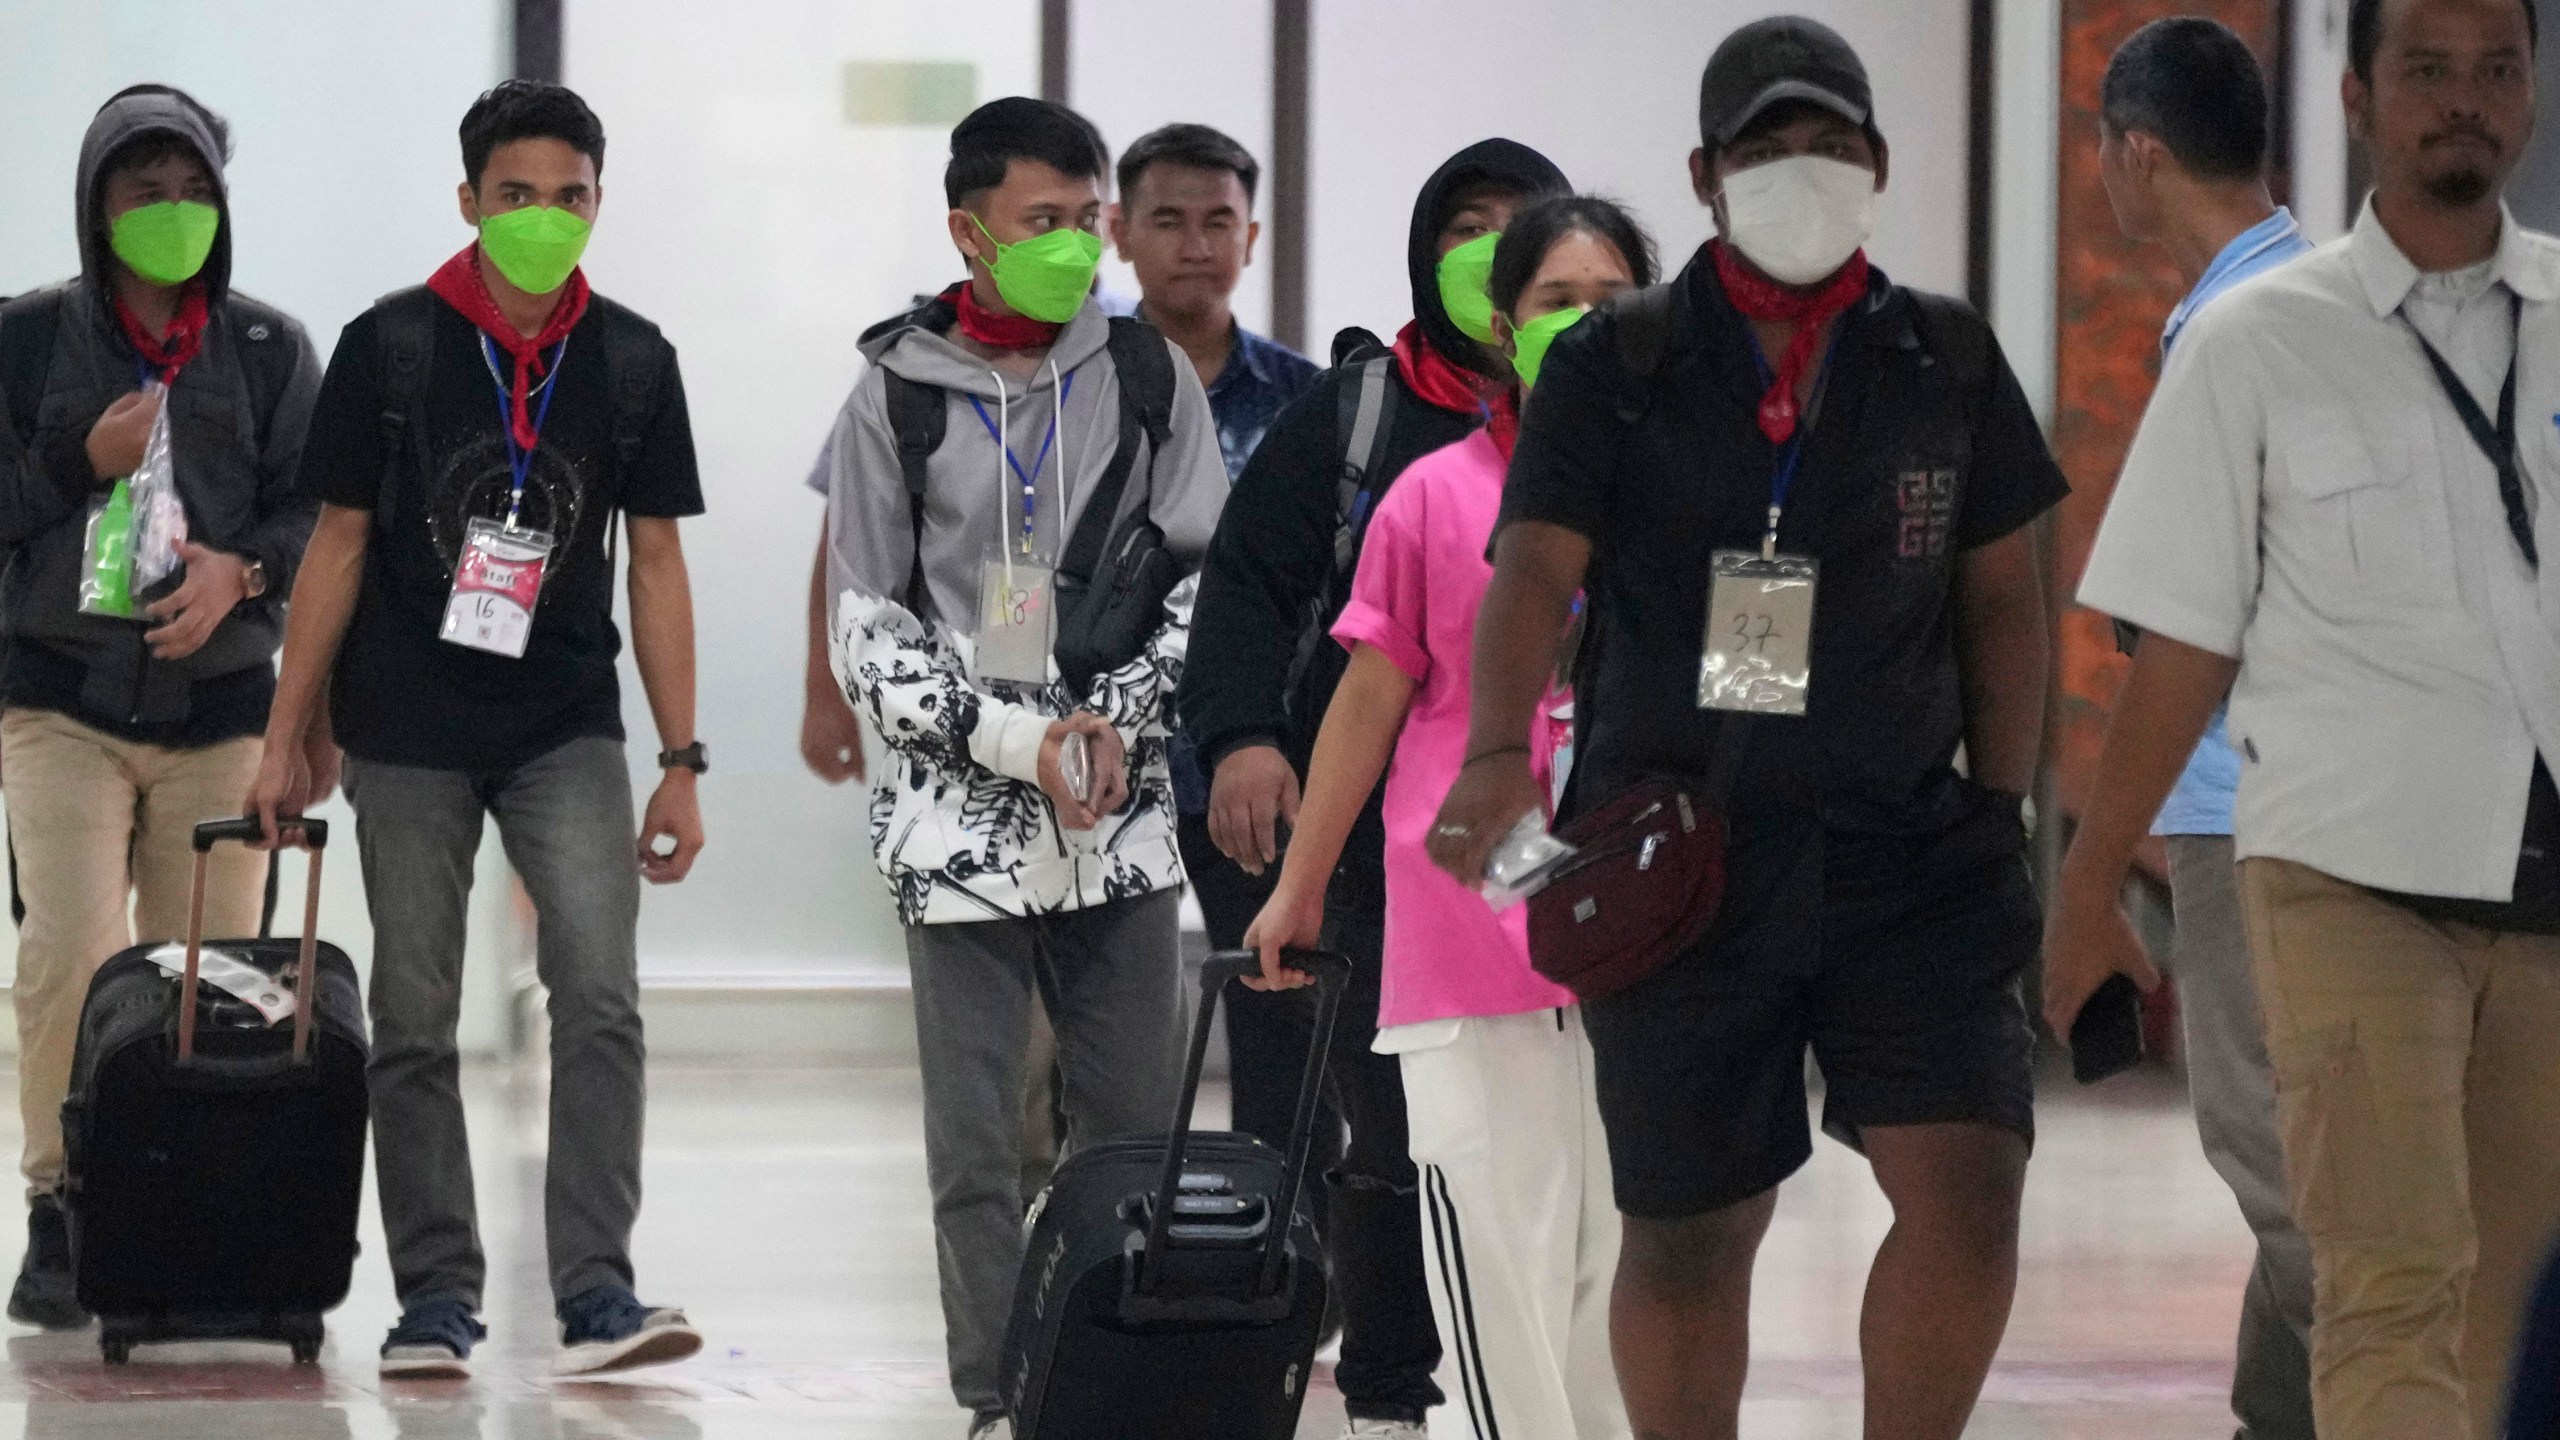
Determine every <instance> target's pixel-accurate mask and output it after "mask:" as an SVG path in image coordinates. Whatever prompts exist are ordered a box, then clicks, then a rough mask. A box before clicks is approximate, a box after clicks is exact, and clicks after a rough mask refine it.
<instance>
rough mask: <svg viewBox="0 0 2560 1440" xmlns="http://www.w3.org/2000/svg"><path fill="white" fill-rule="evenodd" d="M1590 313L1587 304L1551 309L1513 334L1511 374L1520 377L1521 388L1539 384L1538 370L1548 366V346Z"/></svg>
mask: <svg viewBox="0 0 2560 1440" xmlns="http://www.w3.org/2000/svg"><path fill="white" fill-rule="evenodd" d="M1590 313H1591V307H1590V306H1588V305H1574V306H1569V307H1567V308H1566V309H1562V310H1550V311H1548V312H1547V313H1546V314H1544V315H1541V316H1539V317H1538V318H1537V319H1535V320H1532V321H1530V322H1529V323H1528V324H1526V325H1522V326H1520V327H1518V328H1517V329H1515V330H1513V331H1512V332H1511V344H1512V346H1513V349H1512V352H1511V373H1512V374H1514V375H1517V376H1519V377H1520V383H1521V385H1522V386H1524V387H1526V386H1531V385H1535V384H1537V383H1538V369H1539V367H1540V366H1543V365H1545V364H1546V363H1547V347H1548V346H1550V345H1553V344H1554V343H1556V337H1557V336H1559V335H1561V334H1563V333H1564V332H1566V331H1567V330H1570V329H1572V328H1573V327H1574V326H1575V325H1576V324H1578V323H1580V322H1581V320H1582V317H1583V316H1585V315H1588V314H1590Z"/></svg>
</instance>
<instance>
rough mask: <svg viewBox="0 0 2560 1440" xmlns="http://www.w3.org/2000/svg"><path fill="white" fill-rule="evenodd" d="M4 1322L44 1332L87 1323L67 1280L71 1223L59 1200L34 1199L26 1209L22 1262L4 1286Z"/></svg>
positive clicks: (76, 1291) (76, 1290)
mask: <svg viewBox="0 0 2560 1440" xmlns="http://www.w3.org/2000/svg"><path fill="white" fill-rule="evenodd" d="M9 1318H10V1319H12V1320H15V1321H17V1322H18V1323H19V1324H21V1325H36V1326H41V1327H43V1328H44V1329H47V1330H77V1329H79V1328H80V1327H81V1326H83V1325H86V1324H88V1323H89V1318H90V1317H89V1312H88V1310H87V1309H85V1308H84V1307H83V1306H82V1305H81V1304H80V1293H79V1287H78V1286H77V1285H76V1284H75V1283H73V1280H72V1278H71V1222H70V1218H69V1217H68V1216H65V1215H64V1214H63V1213H62V1202H61V1201H60V1200H58V1199H56V1198H54V1197H53V1196H51V1195H39V1196H37V1197H36V1198H35V1203H34V1204H32V1205H30V1206H28V1207H27V1258H26V1261H25V1263H23V1264H21V1265H20V1266H19V1267H18V1283H17V1284H15V1285H13V1286H11V1287H10V1288H9Z"/></svg>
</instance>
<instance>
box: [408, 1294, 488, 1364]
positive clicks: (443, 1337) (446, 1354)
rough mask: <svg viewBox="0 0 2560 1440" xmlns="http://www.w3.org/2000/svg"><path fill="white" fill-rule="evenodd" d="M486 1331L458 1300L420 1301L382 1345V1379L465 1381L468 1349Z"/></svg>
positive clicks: (411, 1307) (411, 1308) (469, 1362)
mask: <svg viewBox="0 0 2560 1440" xmlns="http://www.w3.org/2000/svg"><path fill="white" fill-rule="evenodd" d="M488 1338H489V1332H488V1330H487V1328H486V1327H484V1326H482V1325H481V1323H480V1321H479V1320H478V1319H477V1318H476V1317H474V1316H473V1315H472V1313H471V1307H469V1306H467V1305H465V1304H463V1303H462V1302H461V1301H459V1300H422V1301H420V1302H418V1303H417V1304H415V1305H412V1306H410V1307H409V1308H408V1309H407V1310H404V1311H402V1312H401V1314H400V1323H399V1324H397V1325H394V1326H392V1327H391V1334H390V1335H389V1336H387V1337H386V1338H385V1339H384V1340H383V1342H382V1378H384V1379H385V1380H468V1379H470V1378H471V1347H472V1346H474V1345H477V1344H479V1343H480V1342H481V1341H483V1340H486V1339H488Z"/></svg>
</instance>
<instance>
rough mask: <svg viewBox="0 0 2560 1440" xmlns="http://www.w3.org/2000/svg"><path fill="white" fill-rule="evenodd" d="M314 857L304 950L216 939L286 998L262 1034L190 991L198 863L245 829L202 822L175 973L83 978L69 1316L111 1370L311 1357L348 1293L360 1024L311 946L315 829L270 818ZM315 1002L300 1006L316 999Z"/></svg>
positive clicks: (70, 1185) (65, 1122)
mask: <svg viewBox="0 0 2560 1440" xmlns="http://www.w3.org/2000/svg"><path fill="white" fill-rule="evenodd" d="M279 823H280V824H281V825H283V826H285V827H286V828H287V833H288V838H290V836H291V834H292V833H293V832H294V831H299V833H300V839H301V843H302V844H303V846H304V847H305V848H306V849H308V850H309V851H310V852H311V882H310V892H309V893H310V899H309V900H308V901H307V902H306V903H305V905H304V908H303V927H302V938H301V939H300V940H299V941H293V940H270V939H264V938H261V939H257V940H217V941H214V942H211V943H212V945H213V946H214V947H217V948H219V949H220V950H222V951H224V952H225V953H227V954H230V955H234V956H238V957H239V958H241V959H243V960H246V961H247V962H248V963H249V964H250V965H251V966H253V967H255V968H256V969H257V970H259V971H262V972H264V973H265V974H266V975H268V976H269V977H271V978H273V979H274V980H275V981H276V982H277V984H278V985H279V986H281V987H283V988H286V989H289V990H291V991H292V992H293V993H294V995H295V996H296V997H297V1003H296V1004H295V1006H294V1013H293V1019H292V1020H291V1021H290V1022H281V1021H280V1022H277V1023H275V1024H272V1025H270V1024H269V1023H267V1020H266V1017H265V1016H264V1015H263V1014H261V1013H260V1012H259V1011H258V1010H257V1009H255V1008H254V1007H252V1006H251V1005H249V1004H248V1003H247V1002H245V1001H242V1000H238V999H235V998H233V997H232V996H231V995H229V994H226V993H224V992H223V991H221V990H219V989H216V988H215V987H213V986H211V985H201V984H199V982H198V978H197V964H198V959H199V953H200V951H201V950H202V949H203V948H204V947H205V944H206V942H205V941H204V939H203V935H204V883H205V858H206V853H207V852H208V851H210V850H211V849H212V848H213V847H214V845H215V844H217V843H219V842H221V841H225V840H248V839H252V838H255V837H256V836H257V834H258V833H259V832H258V824H257V822H256V821H255V820H222V821H215V822H212V823H209V824H204V825H199V826H197V827H196V833H195V848H196V876H195V899H194V901H193V904H192V905H191V907H190V914H189V920H188V925H187V930H188V937H187V947H186V949H187V963H186V969H185V972H184V974H182V975H172V974H170V973H169V972H168V971H166V970H164V969H162V968H161V966H160V965H159V964H158V963H157V962H155V961H154V960H153V959H152V958H151V954H152V952H153V951H155V950H157V949H159V948H160V947H159V946H157V945H142V946H136V947H134V948H133V949H130V950H127V951H124V952H123V953H122V954H119V955H117V956H116V957H115V958H114V959H112V960H109V961H108V962H107V963H106V965H105V967H104V968H103V969H101V970H99V972H98V975H97V978H96V979H95V980H93V981H92V982H90V985H89V994H88V998H87V1000H86V1001H85V1002H84V1003H83V1005H82V1007H81V1011H80V1035H79V1039H78V1042H77V1044H76V1047H75V1049H74V1051H73V1059H72V1066H71V1089H70V1098H68V1099H67V1100H65V1101H64V1102H63V1105H62V1132H63V1142H64V1152H65V1153H64V1161H65V1166H64V1170H65V1180H64V1200H65V1204H66V1208H67V1209H68V1211H69V1214H70V1220H71V1260H72V1269H73V1273H74V1276H75V1277H76V1279H77V1282H78V1285H79V1293H80V1303H81V1304H82V1305H85V1306H87V1307H88V1308H89V1309H90V1310H92V1311H94V1312H96V1313H97V1315H98V1318H99V1332H98V1348H99V1350H100V1351H101V1352H102V1353H104V1355H105V1356H106V1359H107V1362H108V1363H109V1364H121V1363H123V1362H124V1361H125V1359H126V1358H127V1357H128V1356H130V1355H131V1354H132V1351H133V1347H134V1346H135V1345H138V1344H148V1343H153V1342H158V1341H168V1340H217V1339H219V1340H274V1341H281V1342H283V1343H285V1344H288V1345H291V1346H292V1347H293V1356H294V1359H296V1360H297V1361H301V1362H304V1363H309V1362H311V1361H314V1360H317V1359H318V1358H319V1355H320V1342H321V1340H322V1338H323V1335H324V1333H325V1332H324V1330H323V1327H322V1324H321V1319H320V1317H321V1316H322V1315H323V1314H324V1313H326V1312H327V1311H328V1310H330V1309H331V1308H333V1307H335V1306H336V1305H337V1304H338V1302H339V1301H341V1300H344V1299H345V1298H346V1297H347V1283H348V1279H349V1277H350V1275H351V1273H352V1271H353V1270H354V1267H355V1256H356V1204H357V1200H358V1197H359V1196H360V1194H361V1193H362V1190H363V1184H364V1139H365V1117H366V1109H365V1105H366V1097H365V1078H364V1070H365V1059H366V1043H365V1025H364V1003H363V1000H362V999H361V997H360V996H359V994H358V991H357V987H356V972H355V966H354V965H352V964H350V963H349V962H348V960H347V957H346V955H345V953H344V952H342V951H340V950H339V949H338V948H337V947H336V946H334V945H323V944H321V943H319V941H318V940H317V938H316V937H315V935H314V927H315V926H316V924H317V922H318V919H319V908H320V906H319V895H320V852H321V851H322V849H323V848H325V847H326V846H327V844H328V841H329V827H328V824H327V822H326V821H321V820H286V821H280V822H279ZM315 994H316V995H317V997H318V1003H317V1004H316V1005H315V1004H311V1003H308V1002H309V1000H310V998H311V997H312V996H314V995H315Z"/></svg>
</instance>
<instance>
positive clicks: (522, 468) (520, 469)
mask: <svg viewBox="0 0 2560 1440" xmlns="http://www.w3.org/2000/svg"><path fill="white" fill-rule="evenodd" d="M568 353H569V341H568V339H567V338H566V337H565V336H564V337H563V338H562V339H561V341H560V343H559V344H557V345H555V346H553V347H551V364H550V365H549V366H548V367H547V369H548V372H549V373H547V374H545V375H544V376H543V377H542V384H541V385H540V386H539V387H537V388H538V389H539V390H540V391H541V394H542V403H541V404H540V405H537V406H535V407H534V411H533V436H534V443H536V444H537V445H538V444H540V443H541V441H542V422H543V421H545V420H547V419H549V418H550V417H551V395H552V392H553V391H554V390H555V389H556V388H557V387H556V386H555V385H553V383H552V382H553V381H555V380H558V379H559V378H560V357H562V356H563V355H566V354H568ZM480 358H481V359H483V360H485V361H487V362H488V363H489V383H491V384H493V385H495V386H497V387H498V433H499V434H500V435H501V436H504V437H505V438H506V442H507V474H508V476H509V478H510V479H512V480H513V481H514V486H513V488H511V489H510V490H508V492H507V528H508V529H510V530H513V529H515V528H516V518H517V516H518V515H519V514H520V513H522V511H523V509H524V482H525V477H526V476H527V475H529V474H531V473H532V471H533V452H532V451H530V450H526V449H524V448H522V447H520V446H518V445H517V444H516V416H515V406H514V404H513V401H514V396H512V395H511V394H509V393H508V390H507V382H506V381H505V380H503V379H501V378H499V374H498V347H497V346H496V345H495V344H494V343H492V342H491V341H490V339H489V337H488V336H486V335H483V336H481V337H480Z"/></svg>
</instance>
